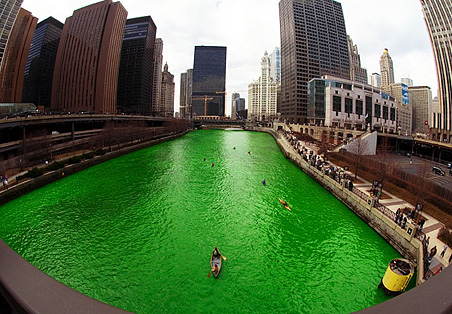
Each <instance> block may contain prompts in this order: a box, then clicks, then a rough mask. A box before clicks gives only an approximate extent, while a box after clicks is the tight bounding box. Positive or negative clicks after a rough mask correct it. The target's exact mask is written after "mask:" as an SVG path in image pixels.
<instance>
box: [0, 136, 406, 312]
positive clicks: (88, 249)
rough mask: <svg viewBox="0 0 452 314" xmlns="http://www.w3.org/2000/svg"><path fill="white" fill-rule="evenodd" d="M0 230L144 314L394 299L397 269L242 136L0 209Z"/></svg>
mask: <svg viewBox="0 0 452 314" xmlns="http://www.w3.org/2000/svg"><path fill="white" fill-rule="evenodd" d="M248 152H250V154H248ZM204 158H205V159H206V161H203V160H204ZM212 163H214V165H213V166H212ZM263 179H265V180H266V182H267V185H266V186H263V184H262V180H263ZM279 197H280V198H282V199H285V200H287V201H288V203H289V205H290V206H291V207H292V210H293V211H292V212H289V211H287V210H286V209H285V208H284V207H282V206H281V204H280V203H279V201H278V198H279ZM0 221H1V222H2V223H1V224H0V236H1V237H2V238H3V239H4V240H5V242H7V243H8V244H9V245H10V246H11V247H12V248H13V249H14V250H16V251H17V252H18V253H19V254H21V255H22V256H23V257H24V258H25V259H27V260H28V261H29V262H31V263H32V264H33V265H35V266H36V267H38V268H39V269H41V270H43V271H44V272H46V273H47V274H49V275H50V276H52V277H53V278H55V279H57V280H59V281H61V282H63V283H64V284H66V285H68V286H70V287H72V288H74V289H76V290H78V291H80V292H82V293H84V294H86V295H89V296H91V297H93V298H96V299H98V300H101V301H103V302H106V303H109V304H111V305H114V306H117V307H120V308H123V309H126V310H129V311H132V312H137V313H155V312H168V313H201V312H213V311H218V310H220V311H223V312H224V313H242V312H266V313H288V312H297V313H349V312H353V311H357V310H360V309H363V308H366V307H369V306H372V305H375V304H377V303H381V302H383V301H385V300H386V299H387V297H386V296H385V295H384V293H383V292H382V290H378V289H377V286H378V283H379V282H380V279H381V277H382V276H383V274H384V272H385V270H386V266H387V264H388V262H389V261H390V260H391V259H393V258H396V257H400V255H399V254H398V253H397V252H396V251H395V250H394V249H393V248H392V247H391V246H390V245H389V244H387V243H386V242H385V241H384V240H383V239H382V238H381V237H380V236H379V235H378V234H377V233H375V232H374V231H373V230H372V229H371V228H369V227H368V226H367V225H366V224H365V223H363V222H362V221H361V220H360V219H359V218H358V217H356V216H355V215H354V214H353V213H352V212H351V211H350V210H348V209H347V208H346V207H345V206H344V205H343V204H342V203H341V202H339V201H338V200H337V199H335V198H334V197H333V196H332V195H331V194H330V193H328V192H327V191H326V190H325V189H324V188H322V187H321V186H319V185H318V184H317V183H316V182H315V181H313V180H312V179H311V178H310V177H308V176H307V175H305V174H304V173H303V172H302V171H301V170H300V169H298V168H297V167H296V166H294V165H293V164H292V163H291V162H290V161H288V160H287V159H285V158H284V156H283V154H282V153H281V151H280V150H279V148H278V146H277V145H276V142H275V140H274V139H273V138H272V137H271V136H270V135H268V134H264V133H253V132H243V131H214V130H212V131H195V132H191V133H189V134H187V135H186V136H184V137H182V138H180V139H177V140H173V141H171V142H166V143H163V144H160V145H157V146H154V147H151V148H149V149H145V150H142V151H139V152H135V153H133V154H129V155H127V156H123V157H120V158H117V159H115V160H112V161H109V162H106V163H104V164H101V165H98V166H95V167H92V168H89V169H87V170H85V171H82V172H79V173H77V174H75V175H72V176H70V177H67V178H65V179H62V180H60V181H58V182H55V183H53V184H50V185H48V186H45V187H44V188H41V189H38V190H36V191H34V192H32V193H29V194H28V195H25V196H24V197H21V198H20V199H17V200H15V201H13V202H10V203H8V204H6V205H4V206H2V207H0ZM215 245H217V246H218V247H219V248H220V250H221V251H222V253H223V254H224V255H225V256H226V257H227V261H225V262H224V263H223V268H222V270H221V273H220V276H219V278H218V279H214V278H213V276H211V277H210V278H209V277H207V275H208V273H209V271H210V267H209V259H210V255H211V252H212V249H213V248H214V246H215Z"/></svg>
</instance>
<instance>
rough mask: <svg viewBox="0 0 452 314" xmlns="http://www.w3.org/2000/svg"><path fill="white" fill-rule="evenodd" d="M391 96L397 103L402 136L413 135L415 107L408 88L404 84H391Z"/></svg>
mask: <svg viewBox="0 0 452 314" xmlns="http://www.w3.org/2000/svg"><path fill="white" fill-rule="evenodd" d="M389 94H391V96H393V97H394V98H395V100H396V103H397V113H398V114H397V128H398V130H399V132H400V134H403V135H411V133H412V131H413V107H412V106H411V104H410V96H409V90H408V86H406V85H405V84H403V83H398V84H391V85H390V86H389Z"/></svg>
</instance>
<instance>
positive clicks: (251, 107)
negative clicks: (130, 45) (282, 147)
mask: <svg viewBox="0 0 452 314" xmlns="http://www.w3.org/2000/svg"><path fill="white" fill-rule="evenodd" d="M270 68H271V66H270V58H269V56H268V54H267V52H265V53H264V56H263V57H262V61H261V73H262V75H261V77H260V78H259V80H257V81H254V82H253V83H251V84H249V85H248V114H249V116H250V118H251V119H256V120H258V121H268V120H271V119H272V118H273V119H274V118H275V117H276V88H277V85H278V84H276V82H274V81H273V78H272V77H271V76H270Z"/></svg>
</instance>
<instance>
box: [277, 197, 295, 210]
mask: <svg viewBox="0 0 452 314" xmlns="http://www.w3.org/2000/svg"><path fill="white" fill-rule="evenodd" d="M278 199H279V202H280V203H281V204H282V205H283V206H284V207H285V208H286V209H287V210H288V211H292V209H290V207H289V205H286V202H284V201H283V200H282V199H280V198H278Z"/></svg>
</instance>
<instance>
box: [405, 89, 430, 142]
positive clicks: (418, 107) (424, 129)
mask: <svg viewBox="0 0 452 314" xmlns="http://www.w3.org/2000/svg"><path fill="white" fill-rule="evenodd" d="M408 92H409V97H410V105H411V107H412V108H413V131H414V132H418V133H424V134H427V133H428V130H429V120H430V118H429V117H430V116H431V115H432V112H433V108H432V91H431V89H430V87H428V86H413V87H410V86H408Z"/></svg>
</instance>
